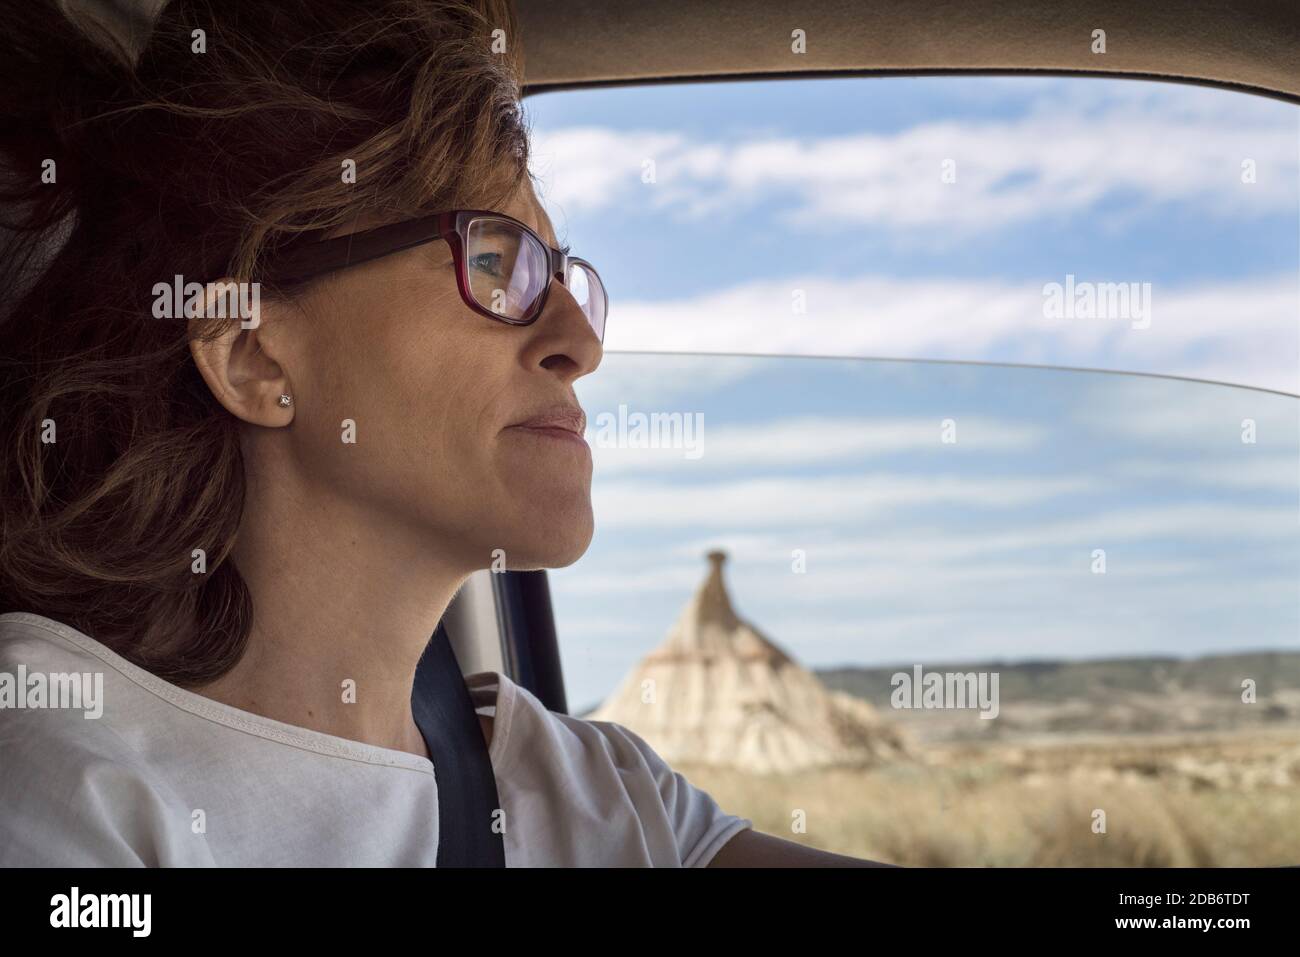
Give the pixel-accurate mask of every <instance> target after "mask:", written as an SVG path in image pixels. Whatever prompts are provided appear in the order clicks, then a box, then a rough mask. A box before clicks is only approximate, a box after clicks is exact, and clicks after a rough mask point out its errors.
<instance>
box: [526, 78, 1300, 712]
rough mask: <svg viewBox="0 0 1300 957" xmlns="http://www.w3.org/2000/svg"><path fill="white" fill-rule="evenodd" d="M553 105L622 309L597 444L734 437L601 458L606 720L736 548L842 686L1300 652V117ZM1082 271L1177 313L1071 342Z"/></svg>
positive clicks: (799, 105) (1083, 95) (563, 201)
mask: <svg viewBox="0 0 1300 957" xmlns="http://www.w3.org/2000/svg"><path fill="white" fill-rule="evenodd" d="M527 110H528V112H529V114H530V117H531V120H532V125H533V130H534V161H533V168H534V172H535V173H536V174H537V175H538V177H539V179H540V180H541V183H542V187H543V189H542V197H543V201H544V202H545V203H546V205H547V208H548V211H549V212H550V214H551V216H552V219H553V221H554V222H555V225H556V228H557V231H558V232H559V233H560V236H561V238H562V239H567V240H569V241H570V242H572V244H573V247H574V251H575V253H577V254H578V255H582V256H585V257H586V258H588V259H590V260H592V261H593V262H594V263H595V264H596V266H597V267H598V268H599V269H600V270H601V273H602V276H604V277H605V279H606V281H607V284H608V286H609V288H610V293H611V300H612V311H611V316H610V325H609V330H608V332H607V336H606V347H607V354H606V358H605V361H604V364H603V365H602V367H601V369H600V370H598V371H597V372H596V373H595V374H594V375H592V376H590V377H588V378H586V379H583V380H580V381H579V383H578V385H577V389H578V397H579V399H580V400H581V401H582V402H583V404H584V407H585V408H586V409H587V412H588V417H589V421H592V422H593V423H594V422H595V421H596V420H597V417H598V416H599V415H600V414H601V413H602V412H612V411H614V410H616V409H617V407H618V406H619V405H620V404H623V405H626V406H627V407H628V408H629V409H630V410H632V411H640V412H646V413H651V412H661V413H664V412H681V413H684V414H688V415H692V416H702V419H703V422H704V433H703V442H702V445H701V451H702V454H701V455H700V456H699V457H698V458H692V457H688V456H687V455H686V454H685V452H684V451H683V450H682V449H680V448H679V449H658V450H656V449H637V448H627V447H622V448H619V447H598V448H596V449H595V450H594V454H595V461H596V472H595V478H594V482H593V498H594V502H595V507H596V518H597V533H596V538H595V540H594V541H593V544H592V547H591V549H590V550H589V551H588V553H587V555H586V556H584V557H583V558H582V559H581V560H580V561H579V562H578V563H576V564H575V565H574V566H572V567H571V568H568V569H563V570H559V571H555V572H552V574H551V582H552V591H553V595H554V599H555V607H556V617H557V622H558V625H559V630H560V640H561V654H562V657H563V660H564V665H565V672H566V680H567V682H568V685H569V692H570V703H571V704H572V705H574V706H575V707H585V706H586V705H587V704H590V703H592V702H594V701H595V700H597V699H599V698H601V697H602V696H603V695H605V694H606V693H608V691H609V690H611V689H612V687H613V686H614V685H615V683H616V682H617V681H618V680H619V679H620V678H621V677H622V675H623V674H624V673H625V672H626V671H627V670H628V669H629V668H630V667H631V666H632V665H633V664H634V663H635V661H636V660H637V659H638V658H639V657H640V656H641V655H643V654H645V653H646V652H647V651H649V650H650V649H651V648H653V647H654V646H655V645H656V644H658V642H659V641H661V640H662V638H663V636H664V633H665V631H666V629H667V628H668V626H669V625H670V624H671V622H672V620H673V618H674V617H675V616H676V615H677V613H678V611H679V609H680V607H681V605H682V604H683V603H684V602H685V601H686V600H687V598H688V597H689V595H690V592H691V590H692V589H693V587H694V586H695V584H696V583H697V582H698V580H699V578H700V576H701V575H702V573H703V569H704V562H703V560H702V558H701V555H702V552H703V551H704V550H705V549H706V548H708V547H712V546H715V545H717V546H722V547H726V548H728V550H729V551H730V552H731V554H732V562H731V566H730V569H729V571H730V581H731V585H732V592H733V598H734V599H735V601H736V603H737V605H738V608H739V610H740V612H741V614H742V615H743V616H745V617H747V618H749V619H750V620H752V621H753V622H754V623H755V624H757V625H758V626H759V627H760V628H761V629H762V630H764V631H765V632H766V633H767V634H768V635H769V636H770V637H772V638H773V639H774V640H776V641H777V642H778V643H780V644H782V645H783V646H784V647H786V648H787V649H788V650H790V651H791V652H793V653H794V654H795V656H796V657H798V658H799V659H800V660H802V661H803V662H804V663H805V664H808V665H812V666H822V665H831V664H846V663H864V664H868V663H907V662H922V663H924V662H926V661H936V660H953V659H989V658H1004V659H1021V658H1038V657H1071V658H1077V657H1093V656H1098V655H1113V654H1145V653H1171V654H1189V653H1201V652H1206V651H1231V650H1240V649H1245V648H1258V647H1285V646H1291V647H1300V402H1298V401H1297V399H1296V398H1294V395H1295V393H1297V392H1300V279H1298V277H1300V215H1298V214H1300V198H1298V194H1297V184H1298V183H1300V165H1298V164H1297V148H1298V146H1300V110H1297V108H1296V107H1294V106H1292V105H1289V104H1284V103H1278V102H1275V101H1269V100H1263V99H1259V98H1252V97H1247V96H1244V95H1242V94H1237V93H1229V92H1224V91H1218V90H1211V89H1207V88H1202V87H1192V86H1182V85H1175V84H1155V83H1145V82H1137V81H1116V80H1099V79H1092V78H1030V77H1016V78H979V77H963V78H955V77H937V78H925V79H916V78H896V79H837V80H811V81H783V82H772V83H744V84H727V83H723V84H697V85H690V86H660V87H649V88H643V89H638V88H621V89H608V90H603V91H593V92H584V93H555V94H546V95H543V96H538V97H531V98H529V99H528V101H527ZM650 163H653V171H654V176H653V181H651V182H646V177H645V175H644V174H645V171H646V169H647V167H648V165H649V164H650ZM1243 164H1246V165H1248V166H1250V167H1251V172H1252V173H1253V176H1246V177H1245V179H1246V180H1251V179H1253V182H1252V181H1243V169H1244V167H1243ZM945 170H946V171H947V172H948V175H947V177H946V181H945V176H944V173H945ZM953 172H955V177H954V176H953V175H952V173H953ZM1067 274H1068V275H1072V276H1074V277H1076V279H1077V281H1079V282H1080V283H1124V284H1130V283H1131V284H1133V285H1132V287H1131V288H1132V289H1133V290H1134V295H1135V296H1136V295H1137V294H1138V290H1140V289H1143V288H1144V287H1145V289H1146V290H1147V292H1146V299H1145V303H1146V311H1145V314H1144V315H1142V314H1136V313H1130V312H1124V313H1122V314H1118V315H1101V316H1099V317H1096V318H1075V317H1069V318H1062V317H1054V316H1049V315H1047V314H1046V313H1045V310H1044V306H1043V302H1044V292H1043V290H1044V287H1045V285H1046V284H1050V283H1064V282H1065V281H1066V276H1067ZM647 351H653V352H662V353H669V354H666V355H647V354H644V353H645V352H647ZM729 352H743V353H748V354H751V356H750V357H727V356H724V355H721V354H723V353H729ZM812 356H832V357H844V358H822V359H818V358H810V357H812ZM850 357H889V358H891V359H943V360H960V361H975V362H1015V363H1031V364H1038V363H1048V364H1053V365H1062V366H1068V367H1076V368H1089V369H1103V370H1115V371H1118V372H1135V371H1136V372H1146V373H1155V374H1164V375H1177V376H1188V377H1194V378H1204V379H1212V380H1215V381H1221V382H1227V383H1234V384H1237V385H1238V386H1248V387H1255V388H1241V387H1237V388H1231V387H1226V386H1216V385H1207V384H1203V383H1197V382H1187V381H1179V380H1176V379H1168V378H1154V377H1151V376H1132V375H1129V376H1122V375H1113V374H1103V373H1097V372H1063V371H1054V370H1042V369H1010V368H1006V367H1005V366H977V365H976V366H972V365H960V364H951V363H935V362H919V363H918V362H897V361H870V360H868V359H863V358H850ZM1258 389H1271V390H1278V391H1281V392H1285V393H1290V395H1278V394H1275V393H1272V392H1263V391H1258ZM945 419H950V420H952V421H953V423H955V426H956V430H957V431H956V436H957V441H956V442H955V443H944V442H942V441H941V423H942V421H943V420H945ZM1246 419H1250V420H1252V421H1253V422H1254V423H1255V430H1256V436H1255V438H1256V440H1255V442H1253V443H1243V442H1242V438H1241V436H1242V422H1243V420H1246ZM1095 548H1103V549H1105V550H1106V554H1107V573H1106V574H1105V575H1095V574H1093V573H1092V571H1091V562H1092V551H1093V549H1095ZM795 549H802V550H803V551H804V552H805V554H806V556H807V571H806V572H805V573H803V574H796V573H795V572H793V571H792V570H791V554H792V552H793V550H795Z"/></svg>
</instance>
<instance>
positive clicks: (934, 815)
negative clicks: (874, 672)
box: [678, 732, 1300, 867]
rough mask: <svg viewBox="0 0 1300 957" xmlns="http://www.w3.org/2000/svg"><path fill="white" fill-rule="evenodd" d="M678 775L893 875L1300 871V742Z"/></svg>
mask: <svg viewBox="0 0 1300 957" xmlns="http://www.w3.org/2000/svg"><path fill="white" fill-rule="evenodd" d="M678 770H680V771H681V772H682V773H683V774H685V775H686V777H687V778H688V779H689V780H690V781H691V782H692V783H693V784H695V785H696V786H698V787H702V788H704V789H705V790H706V791H708V792H709V793H710V794H712V795H713V797H714V798H715V799H716V800H717V801H718V803H719V804H720V805H722V807H723V808H725V809H726V810H728V811H730V812H732V813H735V814H740V815H743V816H745V817H749V818H752V819H753V821H754V826H755V827H756V828H758V829H759V830H761V831H766V832H768V833H770V834H776V835H778V836H782V837H786V838H789V839H791V840H796V841H799V842H801V843H805V844H809V845H811V846H814V847H820V848H823V849H825V850H831V851H835V852H837V853H841V854H850V855H853V856H855V857H866V858H872V859H875V860H882V861H888V862H891V863H896V864H906V865H911V866H939V867H962V866H1030V867H1044V866H1046V867H1053V866H1085V867H1088V866H1113V867H1182V866H1269V865H1281V864H1300V732H1286V733H1278V732H1273V733H1262V732H1251V733H1249V734H1235V735H1233V734H1224V735H1177V736H1162V737H1159V738H1149V739H1140V738H1132V737H1116V738H1113V739H1104V738H1092V739H1080V740H1071V741H1062V740H1048V741H1040V742H1036V743H1020V744H1016V745H1008V744H989V745H961V746H957V745H948V746H938V745H934V746H930V747H929V748H927V749H926V751H925V754H924V756H923V759H922V761H919V762H917V763H912V764H906V765H902V764H900V765H894V766H891V767H885V768H880V769H876V770H868V771H853V770H826V771H821V772H815V773H808V774H801V775H790V776H783V777H782V776H767V777H754V776H751V775H745V774H741V773H738V772H734V771H727V770H722V769H718V768H704V767H692V766H688V765H683V766H679V767H678ZM796 809H802V810H803V811H804V812H806V821H807V833H805V834H797V833H792V831H791V821H792V816H793V814H794V812H795V811H796ZM1095 809H1101V810H1103V811H1104V812H1105V814H1106V833H1104V834H1098V833H1094V832H1093V812H1094V810H1095Z"/></svg>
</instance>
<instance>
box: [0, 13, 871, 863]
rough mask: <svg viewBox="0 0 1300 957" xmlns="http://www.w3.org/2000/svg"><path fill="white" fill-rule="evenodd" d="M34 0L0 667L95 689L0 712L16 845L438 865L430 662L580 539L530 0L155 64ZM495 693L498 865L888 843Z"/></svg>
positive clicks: (15, 212) (13, 84) (628, 737)
mask: <svg viewBox="0 0 1300 957" xmlns="http://www.w3.org/2000/svg"><path fill="white" fill-rule="evenodd" d="M10 13H11V15H6V23H7V24H8V25H9V26H10V27H11V29H12V30H13V31H14V33H13V34H11V36H10V38H9V40H8V41H7V43H6V47H7V48H6V49H4V50H3V54H4V55H3V56H2V57H0V61H2V62H3V65H2V66H0V71H3V76H2V77H0V79H3V83H0V86H3V89H4V92H3V94H0V95H2V96H3V97H4V98H5V101H4V102H3V107H4V109H3V116H4V118H5V126H4V128H3V136H2V141H3V146H4V153H5V157H6V161H7V168H8V170H9V177H8V180H7V191H6V199H7V200H8V203H7V208H8V209H10V210H11V222H10V224H9V225H10V228H11V229H13V230H15V232H14V233H13V235H12V237H11V242H10V250H9V253H8V255H7V257H6V273H5V276H4V286H3V289H4V292H5V295H4V297H3V300H4V303H5V305H6V312H5V314H4V316H3V323H2V325H0V357H3V361H4V375H3V377H2V379H0V389H2V390H3V395H2V398H3V402H4V408H5V410H6V418H5V428H4V433H3V446H2V447H3V450H4V451H3V455H4V460H3V476H2V477H0V482H3V489H2V491H3V507H2V508H3V510H2V512H0V516H2V520H3V526H2V529H0V531H2V532H3V534H2V535H0V611H4V612H6V613H7V614H5V615H3V616H0V674H5V673H7V674H11V675H17V674H19V672H20V671H21V672H22V673H24V674H25V675H27V676H31V675H44V676H55V675H73V676H83V677H85V685H84V688H82V690H83V691H84V692H85V701H83V702H82V703H83V707H82V709H81V710H75V709H73V708H69V707H62V708H60V707H43V706H41V705H40V704H39V703H33V701H31V700H29V701H27V702H26V704H27V706H26V707H23V708H22V709H15V708H14V707H13V705H12V703H11V706H10V707H9V708H7V709H4V710H0V721H3V722H4V726H3V728H2V729H0V764H3V765H4V766H5V768H6V774H5V775H3V776H0V808H3V811H0V862H2V863H5V864H73V865H80V864H92V865H139V864H145V865H164V866H167V865H210V864H219V865H280V864H302V865H323V866H329V865H351V864H379V865H408V864H414V865H432V864H434V863H436V861H437V854H438V844H439V834H438V827H437V821H438V791H437V784H436V779H435V773H434V772H435V767H434V764H433V762H432V761H431V760H430V751H429V750H428V747H427V744H426V741H425V738H424V736H423V734H422V732H421V729H420V727H419V726H418V725H417V722H416V719H415V717H414V716H413V713H412V707H411V693H412V682H413V676H414V675H415V671H416V663H417V661H418V660H419V659H420V656H421V653H422V652H423V651H424V649H425V647H426V645H428V643H429V636H430V634H432V633H433V631H434V629H435V627H436V625H437V623H438V621H439V620H440V618H441V616H442V614H443V612H444V610H445V609H446V607H447V605H448V603H449V602H450V601H451V599H452V597H453V595H454V594H455V593H456V591H457V589H458V588H459V587H460V586H461V584H462V583H463V582H464V581H465V580H466V578H467V577H468V576H469V575H470V574H471V573H472V572H474V571H475V570H477V569H483V568H487V567H490V566H491V565H492V563H493V560H494V558H498V557H501V556H504V558H505V561H506V563H507V565H508V567H510V568H513V569H539V568H553V567H562V566H565V565H568V564H570V563H572V562H574V561H575V560H577V559H578V558H579V557H580V556H581V555H582V554H583V552H584V550H585V549H586V548H587V545H588V543H589V541H590V539H591V535H592V530H593V517H592V510H591V501H590V480H591V457H590V452H589V450H588V448H587V447H586V444H585V443H584V442H583V441H582V439H581V432H582V426H583V416H582V412H581V409H580V408H579V406H578V404H577V402H576V399H575V396H574V390H573V383H574V381H575V380H577V379H578V378H579V377H581V376H584V375H588V374H590V373H592V372H594V371H595V370H596V368H597V366H598V365H599V364H600V360H601V338H602V333H603V325H604V318H605V316H604V313H605V308H606V307H605V298H604V292H603V289H602V287H601V285H600V281H599V277H598V275H597V273H596V271H595V269H594V268H593V267H591V266H589V265H587V264H586V263H585V262H583V261H576V262H570V261H569V260H567V259H566V258H565V252H562V251H560V250H558V249H556V248H555V247H557V246H558V245H559V243H558V240H557V238H556V235H555V231H554V227H553V226H552V224H551V222H550V221H549V219H548V218H547V216H546V214H545V213H544V212H543V210H542V209H541V206H540V205H539V203H538V200H537V196H536V193H535V191H534V189H533V184H532V182H531V179H530V177H529V174H528V170H527V158H528V150H527V131H526V127H525V124H524V120H523V117H522V115H521V111H520V104H519V100H518V94H519V89H518V84H519V76H520V68H521V62H520V59H519V42H518V37H517V32H516V29H515V22H514V20H513V15H512V12H511V10H510V9H509V8H508V6H506V5H505V3H504V2H501V0H461V2H449V0H428V2H413V0H386V2H373V0H371V2H366V3H357V2H341V0H300V2H292V3H268V2H266V0H250V2H241V0H223V2H222V3H221V4H212V5H210V4H208V3H205V2H198V0H194V2H191V0H177V2H173V3H171V4H170V5H168V6H167V7H166V8H164V10H163V11H162V13H161V15H160V17H159V19H158V21H157V23H156V24H155V26H154V29H153V32H152V34H151V35H150V36H149V38H148V41H147V43H146V44H145V45H144V48H143V51H142V53H140V55H139V56H138V58H135V57H133V56H132V54H131V53H130V52H129V51H127V50H124V49H122V48H116V49H115V48H114V46H113V43H112V40H111V38H110V37H109V36H108V35H107V34H106V33H105V32H104V31H103V30H102V29H100V28H99V27H98V26H97V24H95V23H94V22H93V21H83V22H81V23H80V24H79V25H78V26H77V27H76V28H74V26H73V25H72V24H71V22H70V21H69V20H68V19H66V18H65V17H64V16H63V15H61V14H60V13H58V12H57V11H56V9H55V8H54V7H53V6H52V5H51V6H48V7H44V6H41V7H38V8H37V9H34V10H29V9H27V8H26V7H24V8H23V9H22V10H21V11H11V12H10ZM331 240H335V241H334V242H331ZM340 240H341V241H340ZM214 281H215V282H214ZM194 283H199V284H200V285H198V286H195V285H193V284H194ZM225 283H234V284H239V285H237V286H234V287H229V288H235V289H236V290H237V291H238V292H239V293H240V294H241V295H242V297H243V298H242V300H241V301H242V303H243V305H244V306H245V307H248V308H247V309H246V310H245V311H244V312H243V313H241V314H239V315H238V316H237V317H236V318H231V317H230V315H231V314H230V312H228V311H222V310H221V309H220V308H219V307H220V306H222V305H224V304H227V300H226V299H225V298H224V297H223V295H222V292H221V290H222V289H223V288H228V287H225V286H224V284H225ZM196 289H197V290H199V291H200V292H201V293H202V295H198V296H196V295H191V290H196ZM177 291H179V294H177ZM231 302H232V303H233V300H231ZM99 675H102V688H101V687H98V686H97V685H96V682H97V681H100V680H101V679H100V678H98V677H96V676H99ZM56 680H57V679H55V678H50V679H49V682H50V684H49V687H51V688H52V687H53V683H54V682H55V681H56ZM470 684H471V686H473V687H474V689H475V692H476V695H477V698H476V703H477V704H479V705H483V706H486V705H493V704H494V705H495V717H494V718H493V719H491V720H489V719H487V718H485V719H484V725H483V732H484V735H485V738H486V740H487V741H488V742H489V743H490V755H491V762H492V771H493V773H494V775H495V778H496V782H497V788H498V793H499V797H500V801H501V808H500V810H501V811H502V812H503V813H502V814H501V815H500V820H499V821H497V822H496V826H497V827H498V828H499V829H500V833H501V834H502V837H503V841H504V847H505V863H506V864H508V865H513V866H520V865H601V866H604V865H656V866H664V865H666V866H699V865H704V864H713V865H719V864H725V865H755V864H856V863H866V862H858V861H855V860H853V859H850V858H844V857H839V856H837V855H831V854H825V853H822V852H818V851H814V850H811V849H807V848H804V847H802V846H800V845H798V844H795V843H793V842H788V841H784V840H781V839H778V838H775V837H770V836H767V835H763V834H760V833H758V832H756V831H754V830H753V828H752V825H751V822H750V821H748V820H745V819H742V818H738V817H736V816H734V815H729V814H726V813H724V812H723V811H722V810H721V809H720V808H718V806H717V805H716V803H714V802H713V801H712V799H711V798H710V797H709V795H707V794H706V793H705V792H703V791H701V790H699V789H696V788H694V787H692V786H691V785H690V784H689V783H688V782H687V781H686V780H685V779H684V778H683V777H682V776H681V775H679V774H676V773H675V772H673V771H672V770H671V769H670V768H669V767H667V765H665V764H664V762H663V761H662V760H661V759H660V758H659V757H658V756H657V755H656V754H655V753H654V752H653V750H652V749H650V748H649V747H648V746H647V745H646V743H645V742H644V741H643V740H642V739H640V738H639V737H638V736H637V735H635V734H634V733H632V732H631V731H629V730H627V729H625V728H622V727H621V726H618V725H614V724H604V723H598V722H585V721H581V720H579V719H576V718H571V717H568V716H565V715H557V714H553V713H551V712H549V711H547V710H546V709H545V708H544V707H543V706H542V705H541V703H540V702H539V701H538V700H537V699H536V698H534V697H533V696H532V695H530V694H529V693H528V692H527V691H526V690H525V689H523V688H521V687H519V686H517V685H515V684H514V683H513V682H511V681H510V679H509V678H508V677H506V676H504V675H498V674H496V673H483V674H478V675H474V676H471V678H470ZM10 687H11V689H12V688H17V687H18V684H17V683H16V682H11V684H10ZM91 699H98V701H99V704H98V705H93V706H91V705H87V702H89V701H90V700H91ZM65 703H66V702H65ZM95 707H98V708H99V709H100V710H101V714H100V716H98V717H96V716H93V715H92V713H91V712H92V710H93V708H95ZM490 710H492V709H491V708H489V707H483V711H490ZM445 784H446V782H444V785H445Z"/></svg>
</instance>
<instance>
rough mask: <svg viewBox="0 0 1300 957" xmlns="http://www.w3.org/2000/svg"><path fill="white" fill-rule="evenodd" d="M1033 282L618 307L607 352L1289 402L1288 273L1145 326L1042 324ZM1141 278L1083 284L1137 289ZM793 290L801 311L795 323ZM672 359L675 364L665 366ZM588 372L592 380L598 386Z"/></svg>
mask: <svg viewBox="0 0 1300 957" xmlns="http://www.w3.org/2000/svg"><path fill="white" fill-rule="evenodd" d="M1064 278H1065V277H1064V276H1045V277H1043V278H1042V281H1041V282H1035V283H1010V282H1006V281H1001V280H964V279H896V278H889V277H884V276H863V277H859V278H857V279H844V280H830V279H824V278H819V277H813V276H790V277H786V278H783V279H776V280H755V281H752V282H745V283H741V284H738V285H734V286H731V287H728V288H725V289H719V290H716V291H711V292H708V293H704V294H701V295H697V296H691V297H684V298H679V299H666V300H659V301H654V302H621V303H620V304H619V307H618V321H617V322H611V323H610V327H609V332H608V334H607V336H606V340H605V347H606V349H607V350H609V351H663V352H705V353H708V352H717V353H728V352H744V353H747V354H759V355H823V356H860V357H875V358H896V359H953V360H961V361H982V362H1014V363H1025V364H1031V365H1062V366H1072V367H1077V368H1098V369H1109V370H1115V371H1124V372H1145V373H1154V374H1157V375H1177V376H1187V377H1191V378H1200V379H1210V380H1215V381H1223V382H1229V383H1235V384H1241V385H1248V386H1253V387H1258V388H1267V389H1276V390H1279V391H1283V392H1287V393H1290V394H1300V323H1298V322H1297V310H1300V289H1298V288H1297V278H1296V276H1295V275H1286V274H1284V275H1279V276H1273V277H1269V278H1264V279H1252V280H1241V281H1236V282H1224V283H1217V284H1206V285H1199V286H1182V287H1170V286H1166V285H1164V284H1159V283H1156V284H1153V287H1152V291H1151V309H1150V325H1149V327H1148V328H1134V326H1135V324H1137V325H1141V323H1140V322H1137V321H1136V320H1129V319H1122V318H1107V319H1049V318H1045V317H1044V308H1043V304H1044V295H1043V285H1044V284H1045V283H1048V282H1062V281H1063V280H1064ZM1143 278H1144V277H1142V276H1099V277H1094V276H1087V277H1082V276H1081V277H1079V279H1080V281H1092V282H1140V281H1143ZM797 290H799V291H802V293H803V296H804V298H805V302H806V312H802V313H798V312H795V311H794V308H793V306H792V303H793V302H794V297H795V294H796V291H797ZM675 361H676V360H674V362H675ZM598 377H599V374H597V378H598Z"/></svg>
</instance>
